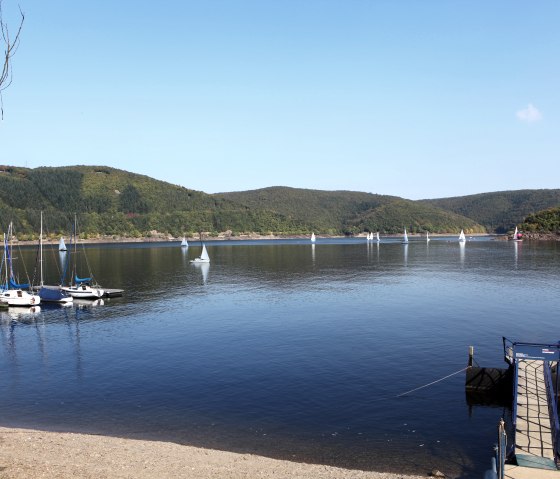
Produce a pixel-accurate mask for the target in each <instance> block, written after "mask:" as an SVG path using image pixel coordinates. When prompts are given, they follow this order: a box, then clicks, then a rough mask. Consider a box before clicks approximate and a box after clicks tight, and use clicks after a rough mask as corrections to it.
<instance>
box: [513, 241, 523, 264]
mask: <svg viewBox="0 0 560 479" xmlns="http://www.w3.org/2000/svg"><path fill="white" fill-rule="evenodd" d="M520 244H521V243H520V242H519V241H514V242H513V258H514V261H513V265H514V268H515V269H517V261H518V259H519V246H520Z"/></svg>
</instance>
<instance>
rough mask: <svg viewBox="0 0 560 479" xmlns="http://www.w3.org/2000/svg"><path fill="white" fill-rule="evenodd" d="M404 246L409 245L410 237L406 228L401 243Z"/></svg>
mask: <svg viewBox="0 0 560 479" xmlns="http://www.w3.org/2000/svg"><path fill="white" fill-rule="evenodd" d="M401 243H402V244H408V235H407V234H406V228H405V229H404V236H403V239H402V241H401Z"/></svg>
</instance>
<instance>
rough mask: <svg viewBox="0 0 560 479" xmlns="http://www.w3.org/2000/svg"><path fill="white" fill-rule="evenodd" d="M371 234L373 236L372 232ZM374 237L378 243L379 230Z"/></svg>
mask: <svg viewBox="0 0 560 479" xmlns="http://www.w3.org/2000/svg"><path fill="white" fill-rule="evenodd" d="M372 236H373V233H372ZM375 239H376V241H377V242H378V243H379V242H381V240H380V239H379V231H378V232H377V233H376V238H375Z"/></svg>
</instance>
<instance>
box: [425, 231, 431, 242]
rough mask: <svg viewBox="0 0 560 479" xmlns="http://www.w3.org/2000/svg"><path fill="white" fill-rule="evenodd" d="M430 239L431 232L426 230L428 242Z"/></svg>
mask: <svg viewBox="0 0 560 479" xmlns="http://www.w3.org/2000/svg"><path fill="white" fill-rule="evenodd" d="M428 241H430V233H428V232H427V231H426V243H427V242H428Z"/></svg>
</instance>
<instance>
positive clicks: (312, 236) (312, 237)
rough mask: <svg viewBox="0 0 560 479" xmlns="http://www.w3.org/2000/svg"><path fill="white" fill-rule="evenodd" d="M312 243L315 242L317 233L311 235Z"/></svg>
mask: <svg viewBox="0 0 560 479" xmlns="http://www.w3.org/2000/svg"><path fill="white" fill-rule="evenodd" d="M311 242H315V233H311Z"/></svg>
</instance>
